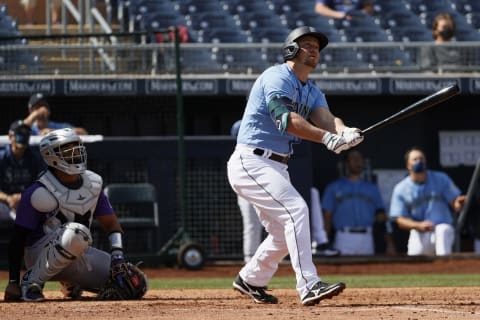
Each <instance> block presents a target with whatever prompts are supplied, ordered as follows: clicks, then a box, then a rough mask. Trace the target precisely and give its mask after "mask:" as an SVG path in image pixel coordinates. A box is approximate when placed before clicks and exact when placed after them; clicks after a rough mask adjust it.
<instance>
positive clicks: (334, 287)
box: [302, 281, 346, 306]
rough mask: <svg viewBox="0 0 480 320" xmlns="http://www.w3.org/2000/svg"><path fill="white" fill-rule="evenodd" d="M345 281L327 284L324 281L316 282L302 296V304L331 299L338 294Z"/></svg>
mask: <svg viewBox="0 0 480 320" xmlns="http://www.w3.org/2000/svg"><path fill="white" fill-rule="evenodd" d="M345 287H346V286H345V283H343V282H337V283H335V284H329V283H326V282H322V281H319V282H317V283H316V284H315V285H314V286H313V288H312V289H310V292H309V293H308V294H307V295H306V296H305V297H303V299H302V304H303V305H304V306H313V305H315V304H317V303H319V302H320V301H321V300H323V299H331V298H333V297H334V296H337V295H339V294H340V292H342V291H343V289H345Z"/></svg>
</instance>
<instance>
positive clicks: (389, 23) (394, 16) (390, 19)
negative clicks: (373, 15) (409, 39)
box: [381, 11, 428, 31]
mask: <svg viewBox="0 0 480 320" xmlns="http://www.w3.org/2000/svg"><path fill="white" fill-rule="evenodd" d="M381 25H382V27H383V28H386V29H389V28H392V27H407V26H410V27H419V28H420V27H422V28H423V29H424V30H425V31H428V29H427V28H426V27H425V25H424V24H423V23H422V21H421V20H420V18H419V17H418V16H417V15H415V14H414V13H412V12H411V11H392V12H389V13H386V14H385V15H382V18H381Z"/></svg>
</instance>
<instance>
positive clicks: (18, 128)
mask: <svg viewBox="0 0 480 320" xmlns="http://www.w3.org/2000/svg"><path fill="white" fill-rule="evenodd" d="M30 133H31V129H30V127H29V126H27V125H26V124H24V123H23V121H22V120H16V121H14V122H13V123H12V124H11V125H10V130H9V131H8V134H11V135H14V136H15V142H16V143H18V144H28V142H29V140H30Z"/></svg>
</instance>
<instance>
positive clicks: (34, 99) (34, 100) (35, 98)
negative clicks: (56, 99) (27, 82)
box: [28, 92, 49, 110]
mask: <svg viewBox="0 0 480 320" xmlns="http://www.w3.org/2000/svg"><path fill="white" fill-rule="evenodd" d="M40 102H41V103H42V104H43V105H45V106H47V108H48V107H49V106H48V102H47V100H46V98H45V96H44V95H43V93H40V92H37V93H35V94H33V95H32V96H31V97H30V99H29V100H28V110H31V109H32V108H33V107H35V106H36V105H38V104H39V103H40Z"/></svg>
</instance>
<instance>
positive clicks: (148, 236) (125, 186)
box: [104, 183, 160, 252]
mask: <svg viewBox="0 0 480 320" xmlns="http://www.w3.org/2000/svg"><path fill="white" fill-rule="evenodd" d="M104 192H105V194H106V196H107V197H108V199H109V201H110V203H111V205H112V207H113V208H114V210H115V213H116V214H117V216H118V220H119V222H120V223H121V225H122V228H123V229H125V232H126V233H127V234H131V232H134V231H136V232H137V234H136V236H137V237H141V238H142V239H144V240H145V241H144V242H143V244H144V247H143V248H142V249H143V250H144V252H153V251H155V250H156V249H157V247H158V244H157V229H158V226H159V223H160V221H159V206H158V202H157V191H156V188H155V186H154V185H152V184H150V183H111V184H107V185H106V187H105V188H104ZM127 238H128V237H127ZM139 249H140V248H138V249H137V250H139Z"/></svg>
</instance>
